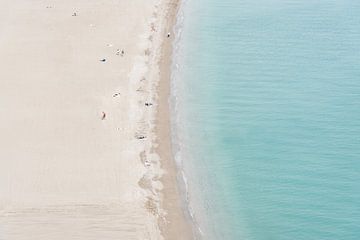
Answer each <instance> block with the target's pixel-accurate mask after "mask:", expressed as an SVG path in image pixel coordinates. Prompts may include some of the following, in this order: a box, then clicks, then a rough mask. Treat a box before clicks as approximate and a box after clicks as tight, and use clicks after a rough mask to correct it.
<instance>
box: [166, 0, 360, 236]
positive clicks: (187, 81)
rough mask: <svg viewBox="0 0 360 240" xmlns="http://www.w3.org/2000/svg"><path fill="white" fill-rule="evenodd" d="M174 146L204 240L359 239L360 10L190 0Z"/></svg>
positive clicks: (348, 5) (353, 3) (176, 79)
mask: <svg viewBox="0 0 360 240" xmlns="http://www.w3.org/2000/svg"><path fill="white" fill-rule="evenodd" d="M176 31H177V32H178V34H177V40H176V41H175V43H174V47H175V50H174V63H173V76H172V99H171V105H172V109H173V113H172V114H173V118H172V124H173V140H174V150H175V154H176V161H177V163H178V166H179V169H180V176H179V179H183V180H182V181H183V186H184V189H183V190H184V199H185V201H186V204H187V205H188V208H189V212H190V214H191V216H192V219H193V222H194V226H195V228H196V229H197V232H198V239H206V240H208V239H209V240H222V239H224V240H359V239H360V1H357V0H183V5H182V8H181V11H180V13H179V21H178V24H177V26H176Z"/></svg>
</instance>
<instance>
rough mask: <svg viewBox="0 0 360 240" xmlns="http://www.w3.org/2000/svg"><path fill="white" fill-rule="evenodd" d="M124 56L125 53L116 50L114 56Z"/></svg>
mask: <svg viewBox="0 0 360 240" xmlns="http://www.w3.org/2000/svg"><path fill="white" fill-rule="evenodd" d="M124 54H125V51H124V50H123V49H122V50H121V51H120V49H117V50H116V55H118V56H119V55H120V56H124Z"/></svg>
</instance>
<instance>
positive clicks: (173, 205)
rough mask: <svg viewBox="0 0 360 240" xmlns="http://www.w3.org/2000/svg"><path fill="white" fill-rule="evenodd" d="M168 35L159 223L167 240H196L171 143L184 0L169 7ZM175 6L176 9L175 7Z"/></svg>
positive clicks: (158, 129) (160, 118)
mask: <svg viewBox="0 0 360 240" xmlns="http://www.w3.org/2000/svg"><path fill="white" fill-rule="evenodd" d="M168 4H169V5H170V6H169V11H168V13H167V17H166V18H167V21H166V26H165V29H166V32H170V33H171V37H170V38H168V39H167V38H166V37H165V40H164V42H163V44H162V46H161V55H160V61H159V67H160V80H159V85H158V87H157V91H158V94H159V95H158V102H159V104H158V107H157V113H156V124H155V134H156V136H157V140H156V143H157V147H156V149H155V151H156V152H157V154H158V155H159V156H160V159H161V160H160V162H161V167H162V169H163V170H165V173H164V174H163V176H162V177H161V180H160V181H161V182H162V184H163V189H162V191H161V193H162V208H163V209H164V210H165V211H166V213H167V217H166V221H167V222H165V221H164V220H161V219H160V221H159V226H160V231H161V232H162V234H163V237H164V238H165V239H174V240H176V239H179V240H189V239H193V234H192V228H191V223H190V222H189V220H188V219H186V216H185V211H186V210H185V209H183V207H184V206H183V204H182V197H181V192H180V189H179V188H180V186H179V183H178V181H177V175H178V169H177V166H176V163H175V159H174V155H173V151H172V140H171V119H170V114H171V112H170V104H169V98H170V86H171V65H172V60H173V58H172V57H173V43H174V40H175V39H174V35H175V34H174V31H173V30H174V26H175V24H176V21H177V14H178V11H179V8H180V4H181V0H170V2H169V3H168ZM171 5H172V6H171Z"/></svg>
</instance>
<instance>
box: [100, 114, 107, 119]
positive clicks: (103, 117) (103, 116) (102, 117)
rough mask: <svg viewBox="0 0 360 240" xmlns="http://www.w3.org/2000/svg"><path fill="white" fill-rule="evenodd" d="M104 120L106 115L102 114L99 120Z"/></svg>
mask: <svg viewBox="0 0 360 240" xmlns="http://www.w3.org/2000/svg"><path fill="white" fill-rule="evenodd" d="M105 118H106V113H105V112H102V116H101V120H105Z"/></svg>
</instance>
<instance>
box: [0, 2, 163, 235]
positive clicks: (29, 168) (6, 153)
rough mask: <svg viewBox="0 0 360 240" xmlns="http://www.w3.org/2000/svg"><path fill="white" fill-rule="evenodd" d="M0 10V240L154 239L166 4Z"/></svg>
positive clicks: (25, 5) (27, 5)
mask: <svg viewBox="0 0 360 240" xmlns="http://www.w3.org/2000/svg"><path fill="white" fill-rule="evenodd" d="M0 3H1V8H0V54H1V58H0V66H1V71H0V116H1V118H0V133H1V134H0V146H1V150H0V239H6V240H12V239H14V240H23V239H24V240H25V239H26V240H32V239H34V240H35V239H36V240H42V239H47V240H57V239H62V240H63V239H86V240H91V239H94V240H95V239H96V240H99V239H162V236H161V232H160V229H159V226H158V220H159V218H162V217H163V216H164V212H163V211H162V210H161V209H160V208H159V204H160V202H159V200H160V198H159V190H161V187H162V186H161V182H160V181H159V180H158V179H159V178H160V177H161V174H162V171H161V169H160V166H159V165H160V164H159V159H158V157H157V155H156V154H155V153H154V152H153V150H152V147H153V141H154V139H155V136H154V131H153V124H152V122H154V116H155V111H156V110H155V109H156V102H155V100H156V91H155V90H156V86H157V84H158V78H159V68H158V66H157V62H158V59H159V57H160V56H159V53H160V50H159V49H160V45H161V40H162V39H163V36H164V34H165V31H167V29H163V28H164V27H163V26H165V25H164V21H166V19H165V17H164V16H165V14H166V12H167V10H168V7H169V5H167V2H166V1H159V0H146V1H145V0H126V1H125V0H119V1H115V0H96V1H90V0H45V1H39V0H0ZM74 12H76V15H77V16H72V15H73V13H74ZM154 29H155V30H156V31H152V30H154ZM150 36H151V37H150ZM117 49H120V51H121V50H122V49H123V50H124V52H125V53H124V56H121V54H120V55H116V53H117ZM101 59H106V61H105V62H101V61H100V60H101ZM149 66H151V68H150V67H149ZM145 102H151V103H154V104H155V105H154V106H145ZM102 112H104V113H105V114H106V117H105V119H104V120H102V119H101V118H102V115H103V113H102ZM140 136H144V137H146V138H145V139H138V138H137V137H140ZM140 155H141V157H140Z"/></svg>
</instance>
